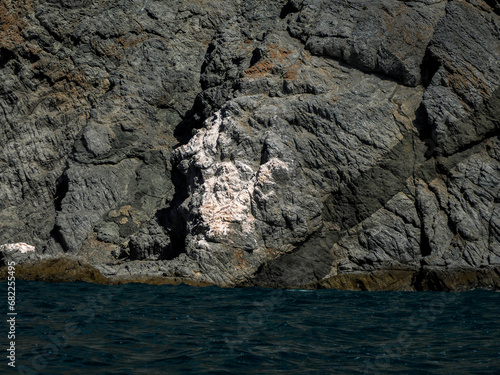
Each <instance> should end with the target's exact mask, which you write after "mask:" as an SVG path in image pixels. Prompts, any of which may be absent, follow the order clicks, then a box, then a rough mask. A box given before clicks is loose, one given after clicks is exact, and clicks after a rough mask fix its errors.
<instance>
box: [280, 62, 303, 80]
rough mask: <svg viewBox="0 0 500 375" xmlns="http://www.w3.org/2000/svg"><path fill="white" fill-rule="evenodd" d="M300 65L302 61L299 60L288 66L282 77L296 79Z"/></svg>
mask: <svg viewBox="0 0 500 375" xmlns="http://www.w3.org/2000/svg"><path fill="white" fill-rule="evenodd" d="M301 65H302V61H300V60H299V61H298V62H297V63H295V64H293V65H291V66H290V67H289V68H288V70H287V71H286V73H285V74H284V76H283V78H284V79H287V80H293V79H297V76H298V73H299V69H300V66H301Z"/></svg>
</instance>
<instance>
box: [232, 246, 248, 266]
mask: <svg viewBox="0 0 500 375" xmlns="http://www.w3.org/2000/svg"><path fill="white" fill-rule="evenodd" d="M234 257H235V258H236V260H237V261H238V266H239V267H240V268H241V269H244V268H247V266H248V264H249V263H248V261H247V260H246V259H245V258H244V257H243V251H242V250H236V252H235V253H234Z"/></svg>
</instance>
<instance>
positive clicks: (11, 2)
mask: <svg viewBox="0 0 500 375" xmlns="http://www.w3.org/2000/svg"><path fill="white" fill-rule="evenodd" d="M31 11H33V0H0V28H1V31H2V34H3V36H2V37H0V47H4V48H7V49H14V48H15V47H17V46H19V45H22V44H24V38H23V37H22V32H23V30H24V29H25V28H26V26H27V22H26V19H25V17H26V16H27V15H28V13H30V12H31Z"/></svg>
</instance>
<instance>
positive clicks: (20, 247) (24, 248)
mask: <svg viewBox="0 0 500 375" xmlns="http://www.w3.org/2000/svg"><path fill="white" fill-rule="evenodd" d="M16 250H17V251H20V252H21V253H30V252H33V251H35V246H32V245H28V244H27V243H24V242H18V243H9V244H4V245H0V251H16Z"/></svg>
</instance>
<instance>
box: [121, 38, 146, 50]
mask: <svg viewBox="0 0 500 375" xmlns="http://www.w3.org/2000/svg"><path fill="white" fill-rule="evenodd" d="M146 39H148V37H147V35H139V36H138V37H136V38H133V37H132V38H127V37H125V36H121V37H119V38H118V39H117V42H118V43H119V44H120V45H121V46H122V47H123V48H133V47H135V46H137V45H138V44H140V43H142V42H144V41H145V40H146Z"/></svg>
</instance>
